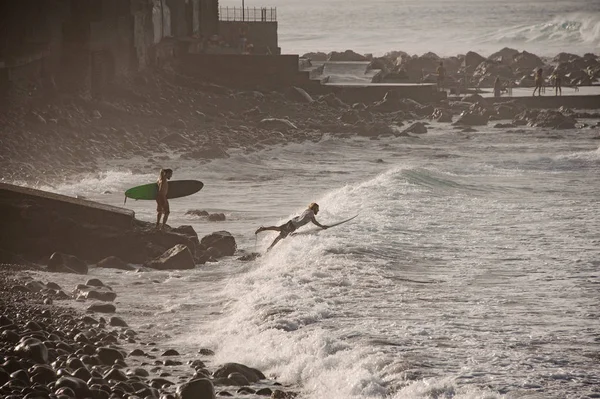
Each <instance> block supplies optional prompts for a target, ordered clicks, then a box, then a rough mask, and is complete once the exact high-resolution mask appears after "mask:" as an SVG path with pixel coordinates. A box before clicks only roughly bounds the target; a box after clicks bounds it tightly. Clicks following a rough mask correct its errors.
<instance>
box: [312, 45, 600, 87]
mask: <svg viewBox="0 0 600 399" xmlns="http://www.w3.org/2000/svg"><path fill="white" fill-rule="evenodd" d="M303 58H309V59H312V60H315V61H370V63H371V64H370V66H369V68H371V69H379V70H381V71H382V72H381V74H379V75H378V78H377V82H382V83H384V82H401V83H421V82H422V83H437V68H438V67H439V65H440V62H442V63H443V65H444V68H445V70H446V81H445V84H446V87H447V88H452V87H457V86H459V87H467V86H468V87H485V88H490V87H493V86H494V81H495V79H496V77H500V79H501V81H502V82H503V83H507V82H511V83H512V85H513V86H514V87H533V86H535V71H536V70H537V69H538V68H542V70H543V71H544V78H545V79H544V80H545V83H546V85H551V84H552V79H551V75H553V74H558V75H559V76H561V78H562V84H563V86H590V85H592V84H594V83H598V82H599V81H600V57H598V56H597V55H595V54H591V53H590V54H585V55H583V56H580V55H576V54H570V53H559V54H557V55H556V56H555V57H553V58H546V57H539V56H537V55H535V54H533V53H529V52H527V51H522V52H521V51H519V50H516V49H512V48H508V47H505V48H503V49H502V50H500V51H497V52H496V53H493V54H491V55H490V56H488V57H484V56H482V55H481V54H478V53H476V52H474V51H469V52H467V53H466V54H459V55H457V56H454V57H439V56H438V55H437V54H435V53H431V52H429V53H425V54H423V55H421V56H417V55H410V54H408V53H405V52H403V51H392V52H390V53H387V54H385V55H384V56H383V57H377V58H373V57H372V56H370V55H362V54H358V53H355V52H354V51H352V50H347V51H345V52H342V53H339V52H332V53H329V54H325V53H319V52H317V53H307V54H304V55H303Z"/></svg>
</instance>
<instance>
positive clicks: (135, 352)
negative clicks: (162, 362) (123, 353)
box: [129, 349, 146, 356]
mask: <svg viewBox="0 0 600 399" xmlns="http://www.w3.org/2000/svg"><path fill="white" fill-rule="evenodd" d="M145 354H146V353H144V351H143V350H141V349H134V350H132V351H131V353H129V356H144V355H145Z"/></svg>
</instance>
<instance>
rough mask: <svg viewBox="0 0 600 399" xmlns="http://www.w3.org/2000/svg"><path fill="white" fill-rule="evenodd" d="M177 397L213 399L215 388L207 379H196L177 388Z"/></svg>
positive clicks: (182, 398) (181, 398) (180, 398)
mask: <svg viewBox="0 0 600 399" xmlns="http://www.w3.org/2000/svg"><path fill="white" fill-rule="evenodd" d="M177 397H178V398H179V399H214V398H215V397H216V396H215V387H214V386H213V383H212V382H211V381H210V380H209V379H207V378H198V379H195V380H192V381H189V382H186V383H185V384H182V385H180V386H179V387H178V388H177Z"/></svg>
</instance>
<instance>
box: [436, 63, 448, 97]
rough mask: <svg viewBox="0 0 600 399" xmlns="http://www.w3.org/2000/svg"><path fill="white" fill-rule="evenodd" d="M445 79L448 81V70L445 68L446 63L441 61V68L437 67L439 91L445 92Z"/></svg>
mask: <svg viewBox="0 0 600 399" xmlns="http://www.w3.org/2000/svg"><path fill="white" fill-rule="evenodd" d="M445 79H446V68H444V62H443V61H440V66H439V67H437V85H438V91H442V90H444V80H445Z"/></svg>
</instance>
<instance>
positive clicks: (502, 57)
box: [488, 47, 519, 65]
mask: <svg viewBox="0 0 600 399" xmlns="http://www.w3.org/2000/svg"><path fill="white" fill-rule="evenodd" d="M517 54H519V50H515V49H514V48H510V47H504V48H503V49H502V50H500V51H497V52H495V53H494V54H492V55H490V56H489V57H488V59H490V60H493V61H497V62H500V63H502V64H506V65H511V64H512V63H513V60H514V58H515V56H516V55H517Z"/></svg>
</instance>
